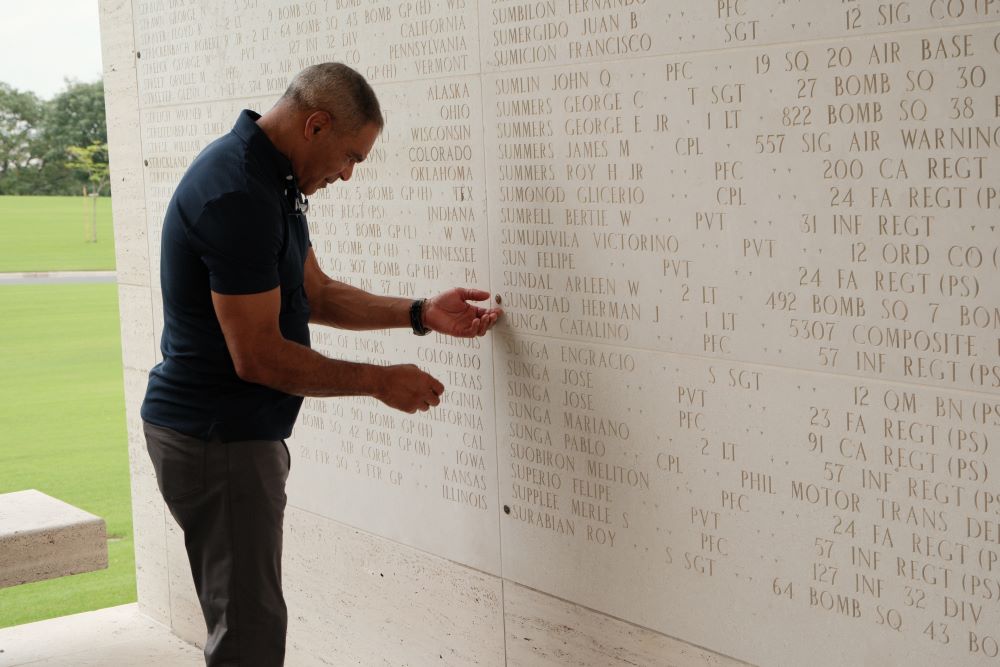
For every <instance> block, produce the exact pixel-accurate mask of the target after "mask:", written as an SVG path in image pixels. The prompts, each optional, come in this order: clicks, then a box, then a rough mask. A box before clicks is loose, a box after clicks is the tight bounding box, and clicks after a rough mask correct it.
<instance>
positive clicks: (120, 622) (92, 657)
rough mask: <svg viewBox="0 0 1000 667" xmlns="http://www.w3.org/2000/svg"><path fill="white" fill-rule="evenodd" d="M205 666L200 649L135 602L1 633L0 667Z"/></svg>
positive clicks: (1, 630) (5, 630) (7, 629)
mask: <svg viewBox="0 0 1000 667" xmlns="http://www.w3.org/2000/svg"><path fill="white" fill-rule="evenodd" d="M204 664H205V661H204V658H202V655H201V651H200V650H199V649H198V648H196V647H194V646H191V645H190V644H188V643H186V642H184V641H183V640H181V639H179V638H178V637H176V636H175V635H173V634H172V633H171V632H170V629H169V628H167V627H166V626H164V625H162V624H160V623H157V622H156V621H154V620H153V619H151V618H149V617H148V616H145V615H144V614H143V613H142V612H140V611H139V608H138V606H137V605H135V604H127V605H121V606H119V607H110V608H108V609H100V610H98V611H89V612H85V613H82V614H73V615H72V616H63V617H62V618H53V619H50V620H47V621H38V622H37V623H26V624H24V625H17V626H14V627H11V628H3V629H0V667H15V666H17V667H21V666H30V667H108V666H109V665H114V666H117V665H150V666H155V667H196V666H197V665H204Z"/></svg>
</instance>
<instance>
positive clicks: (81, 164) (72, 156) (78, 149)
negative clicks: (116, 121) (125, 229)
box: [66, 141, 108, 243]
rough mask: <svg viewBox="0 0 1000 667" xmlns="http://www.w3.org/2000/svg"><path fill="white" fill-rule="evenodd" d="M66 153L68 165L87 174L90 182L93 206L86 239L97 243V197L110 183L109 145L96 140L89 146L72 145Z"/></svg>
mask: <svg viewBox="0 0 1000 667" xmlns="http://www.w3.org/2000/svg"><path fill="white" fill-rule="evenodd" d="M66 153H67V155H68V156H69V159H68V160H66V167H67V168H69V169H72V170H74V171H78V172H81V173H83V174H86V176H87V180H88V181H89V183H90V186H91V187H90V190H89V193H88V194H89V195H90V196H91V197H92V198H93V206H92V207H91V208H92V213H91V218H90V231H89V233H88V234H87V238H86V240H87V241H89V242H92V243H97V198H98V197H99V196H100V194H101V190H103V189H104V187H105V186H106V185H108V145H107V144H106V143H103V144H101V143H97V142H96V141H95V142H94V143H92V144H90V145H89V146H70V147H69V148H67V149H66Z"/></svg>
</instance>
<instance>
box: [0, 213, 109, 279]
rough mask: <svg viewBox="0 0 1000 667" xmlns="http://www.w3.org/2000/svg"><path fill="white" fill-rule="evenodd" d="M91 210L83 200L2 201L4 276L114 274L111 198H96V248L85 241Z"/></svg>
mask: <svg viewBox="0 0 1000 667" xmlns="http://www.w3.org/2000/svg"><path fill="white" fill-rule="evenodd" d="M91 205H92V202H91V200H89V199H85V198H84V197H82V196H81V197H0V273H3V272H13V271H95V270H106V271H111V270H113V269H114V268H115V243H114V234H113V232H112V229H111V199H110V198H109V197H98V199H97V242H96V243H87V242H86V240H85V239H86V238H87V236H86V235H85V234H86V229H89V225H90V219H91V218H90V216H91V208H90V207H91ZM85 226H87V227H86V229H85Z"/></svg>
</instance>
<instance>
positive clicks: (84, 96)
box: [39, 81, 108, 194]
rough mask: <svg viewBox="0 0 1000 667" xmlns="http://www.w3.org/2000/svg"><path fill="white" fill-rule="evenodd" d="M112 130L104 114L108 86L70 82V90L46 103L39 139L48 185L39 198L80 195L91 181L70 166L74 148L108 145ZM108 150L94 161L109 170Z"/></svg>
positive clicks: (45, 182)
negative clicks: (108, 126)
mask: <svg viewBox="0 0 1000 667" xmlns="http://www.w3.org/2000/svg"><path fill="white" fill-rule="evenodd" d="M107 143H108V129H107V124H106V121H105V113H104V83H103V82H102V81H95V82H93V83H79V82H75V81H67V82H66V90H65V91H63V92H62V93H59V94H58V95H57V96H56V97H55V98H53V99H52V101H50V102H48V103H46V105H45V113H44V117H43V119H42V132H41V135H40V137H39V148H40V150H39V153H40V155H39V157H40V158H41V160H42V166H41V173H39V177H40V179H41V180H43V181H44V185H41V188H40V189H41V191H40V192H39V194H77V193H79V192H80V190H81V189H82V188H83V186H84V185H86V184H87V183H88V181H89V176H88V173H89V172H86V171H80V170H77V169H74V168H71V167H69V166H68V165H67V162H66V156H67V151H68V149H69V148H70V147H71V146H76V147H90V146H93V145H95V144H99V145H100V144H103V145H107ZM107 155H108V153H107V149H106V148H105V150H104V151H102V152H100V151H99V152H98V153H96V154H94V155H93V156H92V157H93V158H94V159H97V160H99V161H103V163H104V165H105V168H106V167H107V161H108V158H107Z"/></svg>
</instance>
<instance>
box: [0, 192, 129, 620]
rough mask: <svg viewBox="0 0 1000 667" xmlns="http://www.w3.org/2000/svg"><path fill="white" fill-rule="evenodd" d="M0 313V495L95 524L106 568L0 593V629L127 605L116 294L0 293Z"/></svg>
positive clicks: (100, 289) (84, 290) (51, 289)
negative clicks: (66, 508)
mask: <svg viewBox="0 0 1000 667" xmlns="http://www.w3.org/2000/svg"><path fill="white" fill-rule="evenodd" d="M6 204H7V202H4V205H6ZM38 210H39V211H42V210H47V209H46V206H39V207H38ZM24 215H25V217H26V218H27V217H31V215H30V214H28V213H27V212H25V214H24ZM6 223H7V220H6V219H5V220H4V224H5V225H6ZM105 240H106V241H107V245H108V248H112V247H113V244H112V243H111V242H110V234H109V235H108V236H107V237H106V239H105ZM109 252H112V251H109ZM39 253H41V250H39ZM5 255H7V247H6V246H4V245H0V256H5ZM67 256H68V255H67ZM109 256H110V255H109ZM4 261H7V262H9V258H6V257H4ZM8 266H9V263H8ZM72 266H73V268H80V266H81V265H80V264H73V265H72ZM102 266H103V267H104V268H108V264H107V263H104V264H103V265H102ZM19 268H23V269H25V270H36V269H38V268H40V267H39V266H38V265H19ZM45 268H69V267H68V266H67V265H65V264H59V263H48V264H46V266H45ZM0 313H2V314H3V315H2V317H0V493H6V492H9V491H19V490H22V489H31V488H34V489H38V490H39V491H42V492H43V493H47V494H49V495H51V496H54V497H56V498H59V499H60V500H64V501H66V502H68V503H70V504H71V505H75V506H77V507H80V508H82V509H85V510H87V511H88V512H92V513H93V514H96V515H98V516H100V517H103V518H104V520H105V521H106V522H107V526H108V535H109V543H108V552H109V560H110V564H109V568H108V569H107V570H102V571H98V572H92V573H87V574H79V575H74V576H71V577H61V578H58V579H52V580H49V581H43V582H37V583H32V584H25V585H21V586H14V587H11V588H3V589H0V627H6V626H9V625H17V624H20V623H27V622H30V621H35V620H41V619H45V618H51V617H54V616H62V615H65V614H72V613H76V612H80V611H87V610H91V609H99V608H102V607H108V606H112V605H119V604H125V603H127V602H132V601H134V600H135V599H136V592H135V556H134V553H133V547H132V510H131V498H130V492H129V468H128V454H127V446H126V432H125V414H124V396H123V393H124V392H123V387H122V363H121V341H120V333H119V328H118V292H117V286H116V285H114V284H78V285H2V286H0Z"/></svg>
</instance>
